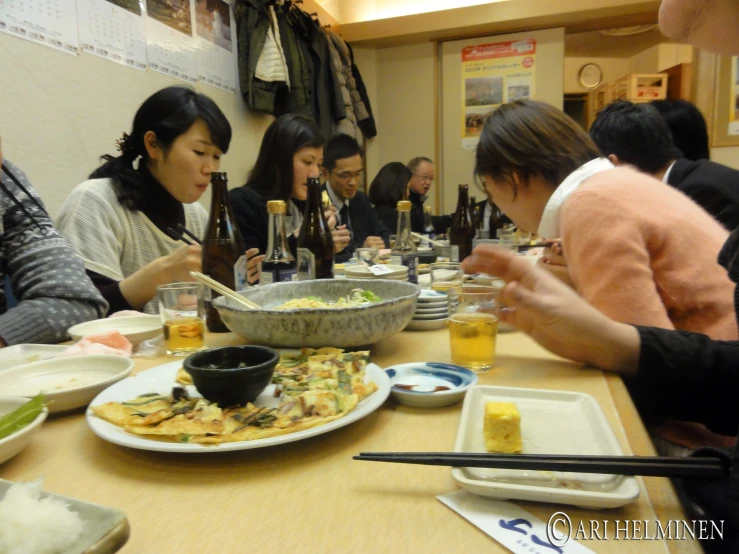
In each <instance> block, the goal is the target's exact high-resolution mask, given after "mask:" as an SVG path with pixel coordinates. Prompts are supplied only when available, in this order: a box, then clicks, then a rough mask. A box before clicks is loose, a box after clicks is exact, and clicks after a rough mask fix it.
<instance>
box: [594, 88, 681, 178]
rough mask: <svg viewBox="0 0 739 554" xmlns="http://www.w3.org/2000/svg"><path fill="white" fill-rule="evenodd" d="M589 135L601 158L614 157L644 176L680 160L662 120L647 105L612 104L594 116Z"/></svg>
mask: <svg viewBox="0 0 739 554" xmlns="http://www.w3.org/2000/svg"><path fill="white" fill-rule="evenodd" d="M590 136H591V137H592V138H593V140H594V141H595V144H596V145H598V148H599V149H600V151H601V152H602V153H603V155H604V156H610V155H611V154H614V155H616V156H617V157H618V159H619V161H621V162H622V163H627V164H630V165H633V166H634V167H636V168H637V169H638V170H639V171H643V172H644V173H656V172H657V171H660V170H661V169H664V168H665V166H667V165H668V164H669V163H670V162H672V161H674V160H676V159H678V158H680V157H682V152H680V150H679V149H678V147H677V146H675V143H674V142H672V134H671V133H670V128H669V127H668V126H667V123H666V122H665V120H664V118H663V117H662V116H661V115H660V113H659V112H658V111H657V110H656V109H655V108H654V107H653V106H650V105H649V104H635V103H633V102H628V101H626V100H616V101H615V102H612V103H611V104H609V105H608V106H606V107H605V108H603V109H602V110H601V111H600V112H599V113H598V115H597V116H596V117H595V121H593V125H592V126H591V127H590Z"/></svg>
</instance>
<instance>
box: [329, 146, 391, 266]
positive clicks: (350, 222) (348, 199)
mask: <svg viewBox="0 0 739 554" xmlns="http://www.w3.org/2000/svg"><path fill="white" fill-rule="evenodd" d="M361 153H362V150H361V148H360V147H359V143H357V141H356V140H355V139H354V138H352V137H350V136H349V135H343V134H342V135H336V136H335V137H333V138H331V140H329V141H328V143H326V148H325V149H324V152H323V171H322V175H323V178H324V179H325V180H326V183H325V184H324V185H323V188H324V190H325V191H326V192H327V193H328V196H329V198H330V199H331V203H332V204H333V206H334V208H335V209H336V213H337V216H338V221H339V224H340V225H343V226H345V227H346V229H347V230H348V231H349V233H350V235H351V239H350V241H349V244H348V245H347V247H346V248H344V249H343V250H342V251H341V252H338V253H337V254H336V257H335V258H336V261H337V262H345V261H347V260H349V259H350V258H351V257H352V256H353V255H354V251H355V250H356V249H357V248H362V247H365V248H377V249H381V248H388V247H389V245H390V232H389V230H388V229H387V227H385V225H384V223H382V221H380V220H379V219H377V216H376V215H375V212H374V210H373V209H372V204H371V203H370V201H369V198H367V195H366V194H365V193H363V192H362V191H360V190H359V182H360V181H361V179H362V177H363V176H364V166H363V164H362V155H361Z"/></svg>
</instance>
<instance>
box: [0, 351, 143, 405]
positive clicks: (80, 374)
mask: <svg viewBox="0 0 739 554" xmlns="http://www.w3.org/2000/svg"><path fill="white" fill-rule="evenodd" d="M133 366H134V362H133V360H131V359H129V358H124V357H122V356H104V355H95V356H73V357H70V358H55V359H53V360H44V361H41V362H34V363H32V364H25V365H20V366H16V367H14V368H12V369H7V370H4V371H1V372H0V390H1V391H3V394H8V395H13V396H29V397H30V396H35V395H37V394H38V393H39V392H42V393H43V394H44V397H45V398H46V402H47V404H48V406H49V413H52V414H54V413H57V412H64V411H67V410H73V409H74V408H81V407H82V406H87V405H88V404H89V403H90V400H92V399H93V398H95V395H97V394H98V393H99V392H100V391H102V390H103V389H105V388H106V387H108V386H109V385H112V384H113V383H116V382H118V381H120V380H121V379H123V378H125V377H127V376H128V375H130V374H131V371H132V370H133Z"/></svg>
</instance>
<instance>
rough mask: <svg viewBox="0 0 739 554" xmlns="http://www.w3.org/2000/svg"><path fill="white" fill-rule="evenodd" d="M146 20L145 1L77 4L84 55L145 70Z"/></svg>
mask: <svg viewBox="0 0 739 554" xmlns="http://www.w3.org/2000/svg"><path fill="white" fill-rule="evenodd" d="M0 1H2V0H0ZM145 17H146V11H145V7H144V0H77V21H78V26H79V35H80V47H81V48H82V51H83V52H87V53H89V54H94V55H96V56H100V57H101V58H105V59H108V60H111V61H114V62H118V63H121V64H124V65H127V66H128V67H133V68H136V69H142V70H145V69H146V21H145Z"/></svg>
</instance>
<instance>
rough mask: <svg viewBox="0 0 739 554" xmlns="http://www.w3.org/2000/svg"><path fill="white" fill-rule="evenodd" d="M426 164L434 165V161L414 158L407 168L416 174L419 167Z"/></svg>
mask: <svg viewBox="0 0 739 554" xmlns="http://www.w3.org/2000/svg"><path fill="white" fill-rule="evenodd" d="M423 162H426V163H429V164H433V163H434V162H433V160H432V159H431V158H427V157H426V156H418V157H416V158H413V159H412V160H411V161H409V162H408V163H407V164H406V167H407V168H408V169H410V170H411V173H415V172H416V169H418V166H419V165H421V163H423Z"/></svg>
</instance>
